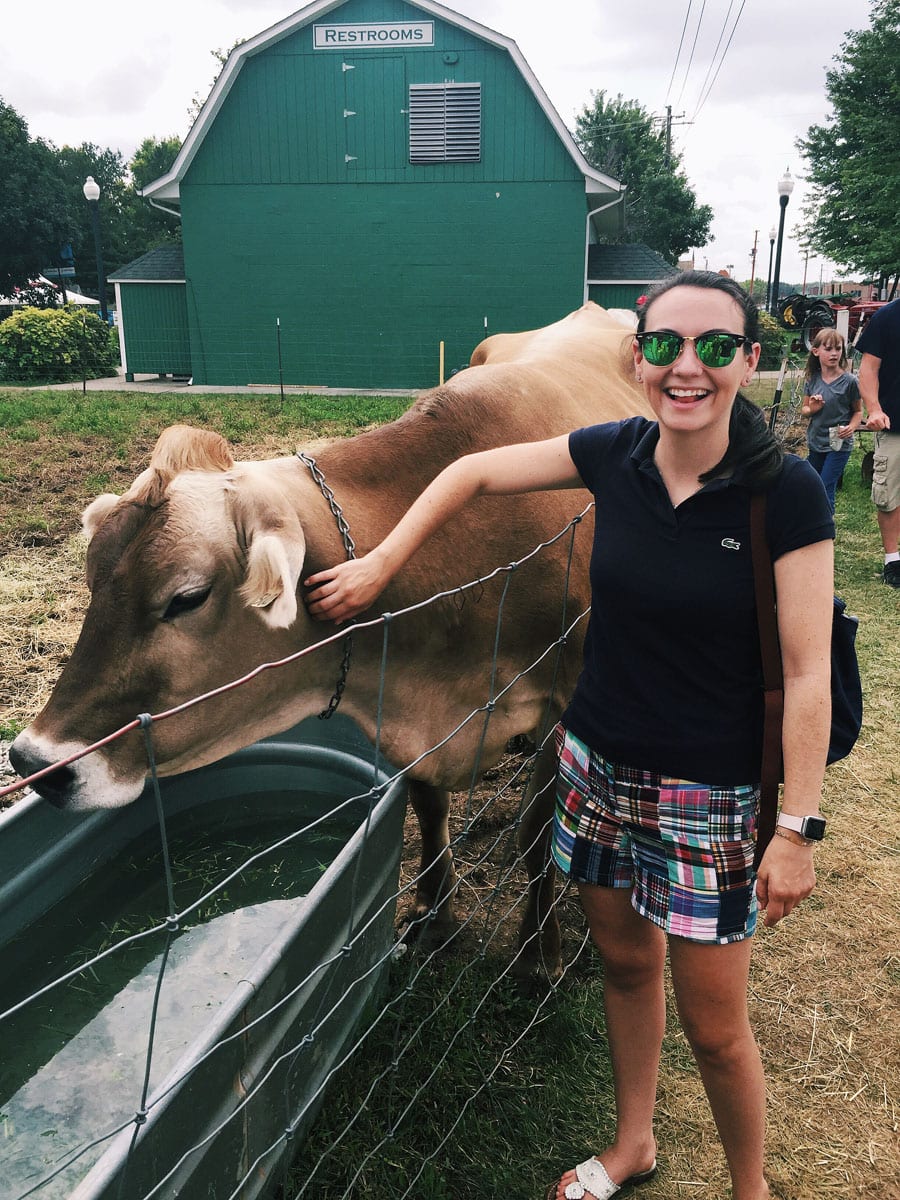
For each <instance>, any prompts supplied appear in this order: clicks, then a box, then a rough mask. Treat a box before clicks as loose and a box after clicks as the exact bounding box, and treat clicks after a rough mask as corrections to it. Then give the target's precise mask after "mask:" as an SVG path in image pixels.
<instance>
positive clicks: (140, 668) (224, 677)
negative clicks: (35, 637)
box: [11, 426, 322, 809]
mask: <svg viewBox="0 0 900 1200" xmlns="http://www.w3.org/2000/svg"><path fill="white" fill-rule="evenodd" d="M267 467H269V468H270V469H269V470H267V469H266V468H267ZM82 522H83V529H84V532H85V534H86V536H87V538H88V539H89V545H88V553H87V581H88V586H89V587H90V590H91V602H90V605H89V608H88V611H87V615H86V617H85V621H84V626H83V628H82V631H81V634H80V636H79V639H78V642H77V644H76V646H75V649H74V651H73V653H72V656H71V658H70V660H69V662H68V663H67V665H66V667H65V669H64V670H63V673H62V675H61V676H60V679H59V681H58V683H57V685H56V687H55V689H54V691H53V694H52V696H51V698H50V700H49V702H48V703H47V705H46V707H45V708H44V710H43V711H42V712H41V713H40V715H39V716H38V717H37V718H36V720H35V721H34V723H33V724H32V725H31V726H29V728H28V729H26V730H25V731H24V732H23V733H22V734H21V735H20V736H19V737H18V738H17V739H16V741H15V742H14V744H13V748H12V751H11V759H12V761H13V764H14V766H15V767H16V769H17V770H18V771H19V773H20V774H21V775H23V776H24V775H28V774H32V773H34V772H35V771H38V770H40V769H42V768H43V767H44V766H47V765H49V764H51V763H55V762H58V761H60V760H61V759H63V758H68V757H69V756H70V755H72V754H77V753H78V751H79V750H82V749H84V747H85V746H89V745H92V744H93V743H94V742H96V741H98V740H100V739H101V738H104V737H106V736H107V735H109V734H110V733H113V732H115V731H116V730H117V729H120V728H122V727H123V726H124V725H127V724H128V723H129V722H130V721H132V720H133V719H134V718H135V717H136V716H137V715H139V714H140V713H142V712H151V713H159V712H163V711H167V710H169V709H171V708H174V707H176V706H178V705H180V704H182V703H184V702H185V701H186V700H189V699H191V698H192V697H193V696H196V695H198V694H203V693H205V692H207V691H210V690H213V689H215V688H217V687H220V686H222V685H223V684H225V683H228V682H230V681H231V680H233V679H235V678H237V677H239V676H240V675H241V674H244V673H246V672H247V671H249V670H251V669H252V668H253V667H255V666H257V665H258V664H259V663H262V662H267V661H272V660H273V659H277V658H279V657H284V656H285V655H287V654H289V653H290V652H291V651H293V650H296V649H298V648H299V647H300V646H302V645H303V644H304V642H306V641H311V640H314V639H313V637H312V635H311V633H307V629H308V628H310V627H311V622H310V621H309V618H308V617H307V615H306V613H305V610H304V609H303V607H302V605H301V606H300V608H299V611H298V604H297V585H298V580H299V578H300V572H301V568H302V566H303V560H304V556H305V551H306V545H305V539H304V533H303V529H302V527H301V524H300V520H299V518H298V515H297V512H296V510H295V508H294V507H293V506H292V504H291V503H289V501H288V499H287V498H286V496H285V494H284V491H283V489H282V488H281V487H280V486H279V485H278V481H277V479H273V476H272V471H271V464H263V463H244V464H241V465H236V464H235V462H234V460H233V458H232V456H231V453H230V450H229V448H228V445H227V443H226V442H225V440H224V439H223V438H221V437H220V436H219V435H218V434H214V433H210V432H207V431H201V430H195V429H190V428H187V427H185V426H173V427H172V428H170V429H167V430H166V431H165V432H164V433H163V434H162V436H161V437H160V439H159V441H158V443H157V445H156V447H155V449H154V451H153V455H152V457H151V460H150V465H149V467H148V468H147V470H146V471H144V472H143V473H142V474H141V475H139V476H138V478H137V479H136V480H135V481H134V483H133V484H132V486H131V487H130V488H129V489H128V491H127V492H126V493H125V494H124V495H123V496H113V495H104V496H100V497H98V498H97V499H96V500H95V501H94V502H93V503H92V504H90V505H89V506H88V508H87V509H86V511H85V513H84V515H83V518H82ZM301 625H302V626H304V628H300V626H301ZM321 632H322V631H321V630H320V631H319V636H321ZM277 674H278V672H268V673H263V675H261V677H260V679H259V680H254V681H253V682H252V683H251V684H250V685H248V686H247V687H246V688H241V689H238V690H237V691H234V692H229V693H225V694H224V695H223V696H221V697H217V698H216V699H214V700H211V701H209V702H206V703H204V704H202V705H199V706H197V707H195V708H191V709H188V710H186V711H185V712H184V713H181V714H178V715H176V716H173V717H171V718H168V719H166V720H164V721H160V722H155V723H154V726H153V739H154V752H155V756H156V759H157V763H158V765H159V766H160V768H161V773H163V774H173V773H175V772H177V771H182V770H186V769H188V768H190V767H195V766H199V765H202V764H203V763H205V762H208V761H211V760H213V759H215V758H219V757H221V755H222V754H224V753H227V752H228V751H230V750H233V749H235V748H237V747H238V746H241V745H245V744H247V743H249V742H251V741H253V740H255V738H256V737H259V736H262V735H263V734H264V733H272V732H274V731H275V730H277V729H278V728H281V727H284V726H286V725H288V724H289V723H290V722H291V721H292V720H294V719H296V716H297V714H296V712H294V711H290V712H288V711H285V715H284V719H283V721H281V724H279V720H280V717H279V712H278V705H277V703H273V697H272V694H271V691H272V688H273V687H274V686H278V687H281V688H283V687H284V683H283V681H279V683H278V684H277V685H274V684H273V683H272V682H270V681H271V679H272V677H273V676H274V675H277ZM273 708H274V709H275V711H274V713H273V711H272V710H273ZM263 710H265V712H266V714H267V715H266V717H265V719H264V718H263V716H262V715H261V714H262V712H263ZM273 722H274V726H273ZM146 770H147V759H146V751H145V747H144V745H143V737H142V735H140V734H139V733H137V732H130V733H128V734H126V735H125V736H123V737H120V738H118V739H116V740H114V741H113V742H111V743H110V744H109V745H108V746H106V747H104V748H103V749H102V750H101V751H95V752H93V753H92V754H90V755H88V756H86V757H84V758H81V759H79V760H78V761H77V762H75V763H73V764H72V765H71V766H69V767H65V768H62V769H60V770H58V771H56V772H53V773H52V774H50V775H49V776H47V777H45V779H43V780H41V781H38V783H37V784H36V787H37V790H38V791H39V792H40V793H41V794H42V795H44V796H46V798H47V799H49V800H51V801H52V802H53V803H55V804H58V805H59V806H61V807H66V808H71V809H82V808H95V807H116V806H118V805H122V804H127V803H129V802H130V801H131V800H133V799H135V798H136V797H137V796H138V795H139V794H140V792H141V789H142V786H143V782H144V777H145V774H146Z"/></svg>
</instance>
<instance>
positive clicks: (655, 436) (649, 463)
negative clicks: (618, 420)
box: [631, 421, 739, 495]
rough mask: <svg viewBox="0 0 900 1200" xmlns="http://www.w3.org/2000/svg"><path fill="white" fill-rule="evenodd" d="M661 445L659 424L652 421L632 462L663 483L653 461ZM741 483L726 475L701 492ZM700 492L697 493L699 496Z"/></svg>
mask: <svg viewBox="0 0 900 1200" xmlns="http://www.w3.org/2000/svg"><path fill="white" fill-rule="evenodd" d="M658 445H659V422H657V421H651V422H650V423H649V425H648V426H647V431H646V433H644V434H643V435H642V437H641V439H640V441H639V442H638V444H637V445H636V446H635V448H634V449H633V450H632V452H631V461H632V462H633V463H634V465H635V466H636V467H637V469H638V470H639V471H641V472H643V473H644V474H645V475H650V476H652V477H653V478H654V479H656V480H658V481H659V483H662V476H661V475H660V473H659V471H658V470H657V467H656V463H655V462H654V461H653V456H654V454H655V453H656V447H657V446H658ZM737 483H739V480H737V479H735V477H734V476H733V475H726V476H724V477H722V478H720V479H711V480H710V481H709V482H708V483H704V485H703V487H702V488H701V489H700V492H718V491H721V490H722V488H727V487H732V486H733V485H735V484H737ZM700 492H698V493H696V494H697V495H699V494H700Z"/></svg>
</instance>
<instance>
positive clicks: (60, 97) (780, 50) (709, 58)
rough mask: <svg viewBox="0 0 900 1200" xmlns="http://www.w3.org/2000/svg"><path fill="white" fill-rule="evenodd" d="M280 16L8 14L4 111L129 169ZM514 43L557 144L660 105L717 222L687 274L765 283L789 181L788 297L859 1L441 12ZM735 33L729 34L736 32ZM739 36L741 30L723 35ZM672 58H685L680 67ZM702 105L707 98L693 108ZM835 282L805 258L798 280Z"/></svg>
mask: <svg viewBox="0 0 900 1200" xmlns="http://www.w3.org/2000/svg"><path fill="white" fill-rule="evenodd" d="M299 7H300V6H297V7H295V6H294V5H293V4H291V3H290V0H288V2H286V3H285V2H279V0H153V3H151V4H147V3H145V2H143V0H141V2H140V3H139V2H138V0H118V3H112V4H104V5H84V4H75V3H73V2H72V0H6V3H4V4H3V15H2V42H0V96H2V98H3V99H4V100H5V101H6V102H7V103H8V104H11V105H12V106H13V108H15V109H16V110H17V111H18V112H19V113H20V114H21V115H22V116H23V117H24V118H25V120H26V121H27V122H28V126H29V131H30V133H31V136H32V137H43V138H47V139H49V140H50V141H53V142H54V143H56V145H58V146H61V145H64V144H69V145H80V144H81V143H82V142H93V143H94V144H96V145H98V146H100V147H101V148H107V147H108V148H111V149H114V150H120V151H121V152H122V154H123V155H124V156H125V158H126V160H127V158H128V157H129V156H130V155H131V154H132V153H133V151H134V150H135V148H136V147H137V146H138V145H139V143H140V142H141V141H142V140H143V139H144V138H145V137H148V136H151V135H152V136H155V137H165V136H168V135H170V134H178V135H179V136H180V137H184V135H185V134H186V133H187V130H188V127H189V124H190V121H189V117H188V109H189V107H190V104H191V101H192V99H193V97H194V96H195V95H196V94H200V95H201V96H202V97H204V98H205V96H206V94H207V92H208V90H209V85H210V83H211V81H212V79H213V77H214V76H215V74H216V71H217V64H216V62H215V60H214V59H213V57H212V54H211V52H212V51H213V50H215V49H218V48H223V49H227V48H228V47H230V46H231V45H232V44H233V43H234V42H235V41H236V40H237V39H238V38H248V37H252V36H254V35H255V34H257V33H260V32H261V31H262V30H264V29H266V28H268V27H269V26H270V25H273V24H275V23H276V22H278V21H281V20H283V19H284V18H285V17H286V16H289V15H290V13H291V12H294V11H298V8H299ZM449 7H451V8H454V9H455V11H457V12H460V13H463V14H464V15H465V16H468V17H471V18H472V19H474V20H476V21H480V22H481V23H482V24H484V25H487V26H489V27H490V28H491V29H494V30H496V31H498V32H499V33H502V34H504V35H506V36H507V37H511V38H513V39H514V40H515V41H516V42H517V44H518V46H519V49H520V50H521V51H522V53H523V55H524V56H525V58H526V60H527V61H528V63H529V65H530V67H531V69H532V70H533V72H534V74H535V75H536V76H537V78H538V80H539V81H540V83H541V85H542V87H543V88H544V90H545V91H546V93H547V94H548V96H549V97H550V100H551V101H552V103H553V104H554V106H555V107H556V109H557V111H558V112H559V114H560V116H561V117H562V118H563V120H564V121H565V123H566V124H567V125H568V126H569V128H570V129H571V128H573V127H574V119H575V114H576V112H578V111H579V110H580V109H581V107H582V106H583V105H584V104H586V103H589V102H590V98H591V92H592V91H595V90H596V91H599V90H605V91H606V92H607V94H608V95H612V96H615V95H617V94H618V93H621V94H622V95H623V96H624V97H625V99H626V100H637V101H638V102H639V103H640V104H642V105H643V106H644V107H645V108H646V109H647V110H648V111H650V112H653V113H656V114H660V115H662V114H664V113H665V108H666V105H667V104H669V105H671V106H672V112H673V118H674V121H673V136H674V143H675V146H676V148H677V149H678V150H679V151H681V152H682V154H683V165H684V169H685V171H686V172H687V175H688V178H689V180H690V182H691V185H692V187H693V188H694V191H695V193H696V195H697V199H698V201H699V202H700V203H704V204H709V205H710V206H711V207H712V209H713V212H714V214H715V219H714V221H713V226H712V232H713V235H714V240H713V241H711V242H710V243H709V244H708V245H707V246H705V247H696V248H695V255H694V257H695V262H696V265H697V266H698V267H704V266H708V267H709V268H710V269H711V270H713V269H714V270H719V269H721V268H724V267H728V266H729V265H733V267H734V274H735V275H736V276H737V277H738V278H739V279H746V278H748V277H749V275H750V269H751V260H750V250H751V247H752V246H753V238H754V231H755V230H758V231H759V234H758V245H759V249H758V255H757V260H756V275H757V277H759V276H762V277H763V278H765V277H766V275H767V273H768V262H769V236H768V235H769V230H770V228H771V227H772V226H773V225H777V222H778V215H779V208H778V193H777V183H778V180H779V178H780V177H781V175H782V174H783V173H784V171H785V169H786V168H788V167H789V168H790V170H791V173H792V174H793V175H794V176H796V177H798V184H797V187H796V188H795V190H794V193H793V195H792V196H791V200H790V203H789V206H788V210H787V220H786V225H785V243H784V252H783V258H782V271H781V278H782V280H784V281H786V282H793V283H800V282H801V281H802V277H803V273H804V259H803V254H802V253H801V251H800V249H799V247H798V246H797V243H796V240H795V239H794V238H793V236H792V229H793V227H794V224H795V222H796V220H797V218H798V217H799V215H800V207H801V202H802V199H803V194H804V185H803V182H802V175H803V166H804V164H803V161H802V159H801V157H800V154H799V153H798V151H797V150H796V148H795V144H794V143H795V140H796V138H797V137H798V136H801V135H804V134H805V133H806V131H807V129H808V128H809V126H810V125H811V124H815V123H822V122H823V121H824V119H825V117H826V115H827V113H828V105H827V100H826V97H825V71H826V69H827V68H828V67H829V66H830V65H831V62H832V59H833V57H834V56H835V55H836V54H838V53H839V52H840V48H841V44H842V42H843V41H844V38H845V35H846V33H847V32H848V31H849V30H853V29H864V28H867V27H868V25H869V11H870V10H869V2H868V0H817V3H815V4H813V5H809V4H798V3H790V2H786V0H691V2H690V3H689V2H688V0H630V2H627V0H546V2H543V3H542V2H540V0H457V2H456V3H455V4H451V5H449ZM736 22H737V23H736ZM735 23H736V24H735ZM679 51H680V52H679ZM704 97H705V98H704ZM820 274H821V275H822V276H823V277H824V279H825V280H828V279H830V278H832V277H833V276H835V274H836V272H835V270H834V268H833V267H832V266H831V264H829V263H823V262H822V261H821V260H820V259H818V258H816V259H810V260H809V265H808V278H809V279H810V280H813V279H815V280H818V279H819V276H820Z"/></svg>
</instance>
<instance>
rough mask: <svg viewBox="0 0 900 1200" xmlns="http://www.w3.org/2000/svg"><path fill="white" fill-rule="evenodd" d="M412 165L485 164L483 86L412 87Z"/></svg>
mask: <svg viewBox="0 0 900 1200" xmlns="http://www.w3.org/2000/svg"><path fill="white" fill-rule="evenodd" d="M409 161H410V162H411V163H437V162H480V161H481V84H480V83H412V84H410V87H409Z"/></svg>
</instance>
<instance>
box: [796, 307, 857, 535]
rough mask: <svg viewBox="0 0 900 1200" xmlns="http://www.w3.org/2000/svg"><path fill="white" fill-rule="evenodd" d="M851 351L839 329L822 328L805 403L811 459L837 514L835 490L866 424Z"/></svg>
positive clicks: (808, 373) (813, 349)
mask: <svg viewBox="0 0 900 1200" xmlns="http://www.w3.org/2000/svg"><path fill="white" fill-rule="evenodd" d="M849 365H850V364H849V362H848V360H847V348H846V345H845V343H844V338H843V335H842V334H840V333H838V331H837V330H836V329H820V330H819V332H818V333H817V334H816V336H815V339H814V341H813V344H812V346H811V347H810V353H809V359H808V361H807V363H806V383H805V385H804V389H803V391H804V396H805V401H804V404H803V408H802V409H801V412H802V413H803V415H804V416H805V417H809V426H808V428H807V430H806V444H807V446H808V447H809V453H808V456H807V457H808V459H809V462H810V465H811V466H813V467H814V468H815V469H816V471H818V473H819V475H820V476H821V477H822V482H823V483H824V485H825V491H826V493H827V494H828V503H829V504H830V505H831V511H832V512H834V499H835V490H836V489H837V485H838V480H839V479H840V478H841V476H842V475H843V473H844V468H845V467H846V465H847V463H848V461H849V459H850V451H851V450H852V449H853V434H854V432H855V431H856V430H857V429H858V428H859V425H860V422H861V421H862V400H861V399H860V395H859V383H858V381H857V378H856V376H855V375H854V374H853V372H852V371H848V370H847V368H848V366H849Z"/></svg>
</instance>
